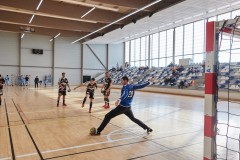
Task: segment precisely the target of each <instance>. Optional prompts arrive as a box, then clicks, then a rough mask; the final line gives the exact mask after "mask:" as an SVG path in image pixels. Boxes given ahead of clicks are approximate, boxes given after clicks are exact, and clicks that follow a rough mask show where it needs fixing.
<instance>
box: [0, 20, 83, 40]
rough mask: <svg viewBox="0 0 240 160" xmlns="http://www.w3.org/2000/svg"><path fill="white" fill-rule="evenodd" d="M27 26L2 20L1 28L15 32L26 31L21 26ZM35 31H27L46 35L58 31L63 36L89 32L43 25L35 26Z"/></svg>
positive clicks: (53, 34)
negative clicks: (43, 26) (44, 26)
mask: <svg viewBox="0 0 240 160" xmlns="http://www.w3.org/2000/svg"><path fill="white" fill-rule="evenodd" d="M22 26H24V27H27V26H26V25H17V24H7V23H1V22H0V30H2V31H11V32H15V33H26V32H23V31H22V30H20V29H19V28H20V27H22ZM34 29H35V32H32V33H26V34H39V35H46V36H51V37H54V36H55V35H57V34H58V33H61V36H63V37H78V36H84V35H86V34H87V33H86V32H74V31H65V30H57V29H49V28H48V29H47V28H41V27H34Z"/></svg>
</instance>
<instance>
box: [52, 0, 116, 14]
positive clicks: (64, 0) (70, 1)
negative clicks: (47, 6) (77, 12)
mask: <svg viewBox="0 0 240 160" xmlns="http://www.w3.org/2000/svg"><path fill="white" fill-rule="evenodd" d="M53 1H57V2H64V3H69V4H74V5H81V6H86V7H96V8H98V9H101V10H108V11H114V12H118V11H119V9H118V8H114V7H106V6H102V5H95V4H91V3H87V2H81V1H78V0H53Z"/></svg>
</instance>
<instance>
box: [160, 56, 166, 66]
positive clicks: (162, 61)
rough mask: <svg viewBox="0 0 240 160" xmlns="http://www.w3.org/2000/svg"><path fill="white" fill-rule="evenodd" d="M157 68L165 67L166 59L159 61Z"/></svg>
mask: <svg viewBox="0 0 240 160" xmlns="http://www.w3.org/2000/svg"><path fill="white" fill-rule="evenodd" d="M159 67H166V58H161V59H159Z"/></svg>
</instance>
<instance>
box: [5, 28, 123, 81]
mask: <svg viewBox="0 0 240 160" xmlns="http://www.w3.org/2000/svg"><path fill="white" fill-rule="evenodd" d="M19 39H20V35H19V34H15V33H9V32H0V57H1V58H0V74H2V75H4V76H5V75H7V74H8V75H11V74H18V73H19V71H21V74H23V75H31V78H32V79H33V78H34V77H35V76H39V78H40V80H42V79H43V77H44V76H45V75H52V74H53V72H54V75H53V79H54V84H55V85H56V84H57V82H58V79H59V78H60V77H61V73H62V72H66V77H67V78H68V79H69V82H70V84H71V85H76V84H79V83H80V81H81V66H82V65H81V61H82V60H81V57H82V56H83V75H90V76H91V77H96V75H98V74H99V73H104V72H105V71H106V70H105V67H106V65H107V45H97V44H91V45H90V47H91V49H92V50H93V52H94V53H95V54H96V56H97V57H98V58H99V59H100V60H101V62H102V63H103V65H104V66H105V67H104V66H102V64H101V63H100V62H99V60H98V59H97V58H96V57H95V56H94V54H93V53H92V51H91V50H90V49H89V48H88V47H87V46H86V45H85V44H84V45H83V49H81V44H80V43H75V44H72V43H71V42H72V41H73V40H74V39H73V38H63V37H61V36H60V37H58V38H56V39H55V41H52V42H50V41H49V40H50V39H51V37H48V36H41V35H34V34H25V36H24V37H23V38H22V39H20V40H19ZM20 41H21V42H20ZM20 44H21V46H20ZM123 47H124V46H123V43H120V44H116V45H109V47H108V53H109V61H108V63H109V65H108V66H109V69H111V68H112V66H116V64H117V63H119V65H121V64H123V55H124V48H123ZM32 49H43V55H36V54H32ZM82 51H83V55H81V52H82ZM19 53H21V54H20V56H19ZM20 57H21V59H20V60H19V58H20ZM53 58H54V60H53ZM19 62H20V63H19ZM19 65H21V66H19ZM32 84H33V81H32Z"/></svg>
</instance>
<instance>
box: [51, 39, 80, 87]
mask: <svg viewBox="0 0 240 160" xmlns="http://www.w3.org/2000/svg"><path fill="white" fill-rule="evenodd" d="M72 41H73V39H71V38H62V37H59V38H57V39H55V45H54V52H55V55H54V56H55V58H54V63H55V66H54V67H55V73H54V77H55V79H54V84H57V82H58V80H59V78H60V77H61V73H62V72H65V73H66V77H67V78H68V81H69V83H70V85H76V84H79V83H80V81H81V78H80V77H81V76H80V73H81V45H80V44H79V43H74V44H72V43H71V42H72Z"/></svg>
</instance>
